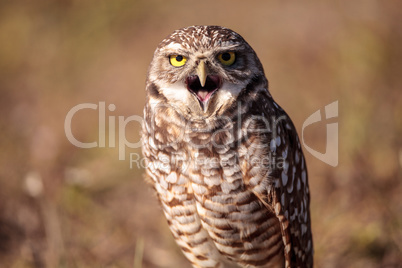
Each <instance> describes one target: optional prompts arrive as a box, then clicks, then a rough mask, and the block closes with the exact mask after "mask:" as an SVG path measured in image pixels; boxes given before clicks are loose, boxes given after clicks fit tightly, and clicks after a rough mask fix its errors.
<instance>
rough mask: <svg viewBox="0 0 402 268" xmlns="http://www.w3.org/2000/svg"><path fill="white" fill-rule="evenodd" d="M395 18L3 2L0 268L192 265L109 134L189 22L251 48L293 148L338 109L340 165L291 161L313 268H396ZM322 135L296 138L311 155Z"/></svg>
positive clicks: (264, 7) (346, 8) (400, 238)
mask: <svg viewBox="0 0 402 268" xmlns="http://www.w3.org/2000/svg"><path fill="white" fill-rule="evenodd" d="M401 17H402V4H401V2H400V1H392V0H390V1H374V0H365V1H363V0H361V1H353V2H352V1H350V2H346V1H344V2H340V1H337V2H335V1H334V2H333V3H329V2H328V1H309V2H303V3H302V2H300V3H299V2H292V3H290V2H279V1H272V2H271V3H268V2H263V1H255V2H250V1H230V2H229V1H227V2H226V1H211V0H207V1H197V2H190V1H169V2H168V1H155V0H151V1H128V0H116V1H105V0H103V1H78V0H59V1H1V2H0V267H13V268H17V267H35V268H36V267H50V268H51V267H66V268H67V267H68V268H69V267H80V268H81V267H134V268H140V267H152V268H153V267H155V268H156V267H161V268H162V267H166V268H168V267H190V266H189V264H188V263H187V261H186V260H185V259H184V257H183V256H182V254H181V252H180V250H179V249H178V247H176V245H175V242H174V241H173V239H172V236H171V234H170V232H169V230H168V227H167V224H166V221H165V218H164V217H163V215H162V211H161V209H160V207H159V205H158V203H157V201H156V197H155V195H154V193H153V191H152V190H151V189H150V187H149V185H148V184H147V183H146V182H145V181H144V178H143V169H142V168H141V165H139V164H138V161H137V162H135V161H134V162H131V164H130V155H131V157H132V159H133V160H135V157H139V156H140V149H138V148H125V147H124V144H122V143H121V139H120V142H119V139H118V134H119V133H120V134H121V135H123V136H124V137H126V138H127V142H131V143H135V142H138V141H139V137H140V136H139V130H140V125H139V124H138V122H136V121H133V122H130V123H127V125H126V127H125V128H123V127H122V126H123V125H122V122H119V120H120V119H125V118H128V117H129V116H131V115H139V116H142V109H143V105H144V96H145V92H144V84H145V78H146V72H147V68H148V64H149V62H150V61H151V58H152V55H153V51H154V49H155V48H156V46H157V45H158V43H159V42H160V41H161V40H162V39H163V38H164V37H165V36H167V35H168V34H170V33H171V32H172V31H173V30H175V29H177V28H182V27H185V26H189V25H200V24H208V25H222V26H226V27H229V28H231V29H233V30H235V31H237V32H238V33H240V34H241V35H242V36H243V37H244V38H245V39H246V40H247V41H248V42H249V43H250V45H251V46H252V47H253V48H254V49H255V51H256V52H257V54H258V55H259V57H260V59H261V61H262V63H263V65H264V68H265V72H266V74H267V77H268V79H269V81H270V91H271V93H272V95H273V96H274V98H275V99H276V101H277V102H278V103H279V104H280V105H281V106H282V107H283V108H284V109H285V110H286V111H287V112H288V113H289V114H290V116H291V117H292V119H293V121H294V123H295V125H296V127H297V129H298V131H299V134H300V135H301V129H302V125H303V122H304V120H306V119H307V118H308V116H310V115H311V114H312V113H314V112H315V111H317V110H319V109H321V110H322V111H323V108H324V107H325V105H327V104H330V103H332V102H334V101H338V103H339V117H338V118H335V119H331V120H329V122H330V123H334V122H338V123H339V165H338V166H336V167H332V166H329V165H327V164H325V163H323V162H321V161H320V160H318V159H316V158H315V157H313V156H312V155H311V154H310V153H308V152H307V151H306V150H304V151H305V154H306V157H307V163H308V169H309V180H310V189H311V193H312V194H311V200H312V201H311V214H312V224H313V225H312V228H313V234H314V246H315V264H316V267H401V263H402V200H401V196H402V183H401V181H402V138H401V137H402V94H401V90H402V80H401V79H400V77H401V72H402V50H401V44H402V27H401ZM84 103H87V104H88V103H91V104H92V105H96V106H95V109H89V108H87V109H83V110H80V111H78V112H77V113H76V114H75V115H74V117H73V118H72V121H71V130H72V133H73V135H74V137H75V138H76V139H77V140H79V141H82V142H97V145H98V146H97V147H96V148H87V149H85V148H79V147H76V146H74V145H73V144H72V143H71V142H70V141H69V140H68V139H67V137H66V133H65V130H64V124H65V119H66V116H67V114H68V112H69V111H70V110H71V109H72V108H73V107H74V106H76V105H78V104H84ZM103 105H104V106H103ZM109 105H110V106H109ZM101 107H106V108H105V109H104V111H102V108H101ZM113 108H114V109H113ZM99 117H101V118H105V126H106V132H105V131H101V132H99V125H100V124H99ZM113 120H114V122H115V125H114V128H113ZM326 123H328V122H326V121H322V122H321V123H316V124H314V125H311V126H309V127H308V128H306V129H305V131H304V137H305V141H306V144H308V146H310V147H311V148H313V149H315V150H317V151H320V152H323V153H324V152H325V141H326ZM101 126H102V122H101ZM109 127H110V129H109ZM113 129H114V131H115V137H114V136H113V134H112V132H113V131H111V130H113ZM124 129H125V130H124ZM123 130H124V131H123ZM119 131H120V132H119ZM99 133H100V134H99ZM103 135H105V136H104V138H105V139H104V138H103ZM113 138H114V139H113ZM109 139H110V140H111V141H112V142H111V143H110V142H109ZM103 140H105V141H106V143H105V146H103ZM113 141H114V142H115V146H112V145H113ZM119 146H120V147H119ZM124 148H125V151H123V149H124ZM119 153H121V154H123V156H124V157H125V160H119ZM120 156H121V155H120Z"/></svg>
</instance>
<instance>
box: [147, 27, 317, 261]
mask: <svg viewBox="0 0 402 268" xmlns="http://www.w3.org/2000/svg"><path fill="white" fill-rule="evenodd" d="M146 92H147V101H146V105H145V108H144V124H143V134H142V137H143V154H144V157H145V159H146V160H147V161H146V163H147V169H146V171H147V174H148V176H149V178H150V181H151V183H152V185H153V187H154V189H155V190H156V193H157V196H158V198H159V200H160V202H161V204H162V208H163V211H164V214H165V216H166V218H167V221H168V224H169V227H170V230H171V232H172V233H173V236H174V238H175V240H176V242H177V244H178V245H179V247H180V248H181V249H182V251H183V253H184V255H185V256H186V257H187V259H188V260H189V261H190V262H191V263H192V265H193V267H312V266H313V241H312V234H311V228H310V212H309V204H310V197H309V188H308V180H307V169H306V163H305V159H304V156H303V152H302V149H301V146H300V142H299V138H298V135H297V133H296V131H295V128H294V126H293V123H292V121H291V119H290V118H289V116H288V115H287V114H286V113H285V111H284V110H283V109H282V108H281V107H280V106H279V105H278V104H277V103H276V102H275V101H274V100H273V98H272V96H271V95H270V93H269V91H268V81H267V79H266V78H265V75H264V70H263V68H262V65H261V63H260V61H259V59H258V57H257V55H256V54H255V52H254V51H253V49H252V48H251V47H250V46H249V45H248V43H247V42H246V41H245V40H244V39H243V38H242V37H241V36H240V35H239V34H237V33H235V32H233V31H231V30H229V29H227V28H223V27H219V26H192V27H188V28H183V29H180V30H177V31H175V32H173V33H172V34H171V35H170V36H168V37H167V38H165V39H164V40H163V41H162V42H161V43H160V44H159V46H158V47H157V49H156V51H155V53H154V57H153V60H152V62H151V65H150V67H149V71H148V78H147V82H146Z"/></svg>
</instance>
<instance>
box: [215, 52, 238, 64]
mask: <svg viewBox="0 0 402 268" xmlns="http://www.w3.org/2000/svg"><path fill="white" fill-rule="evenodd" d="M218 59H219V61H220V62H221V63H222V64H223V65H226V66H230V65H232V64H233V63H234V62H235V59H236V54H235V53H234V52H225V53H221V54H219V55H218Z"/></svg>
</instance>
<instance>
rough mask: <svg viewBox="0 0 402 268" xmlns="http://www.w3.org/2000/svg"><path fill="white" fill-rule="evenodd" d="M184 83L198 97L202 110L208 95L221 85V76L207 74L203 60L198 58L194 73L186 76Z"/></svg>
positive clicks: (204, 108) (206, 104) (208, 97)
mask: <svg viewBox="0 0 402 268" xmlns="http://www.w3.org/2000/svg"><path fill="white" fill-rule="evenodd" d="M186 84H187V89H188V90H189V91H190V92H191V93H193V94H194V95H195V96H196V97H197V98H198V101H199V102H200V105H201V106H202V108H203V110H204V111H206V109H207V106H208V101H209V99H210V97H211V96H212V94H214V93H215V92H216V91H217V90H218V89H219V88H220V87H221V78H220V77H219V76H218V75H211V74H209V70H208V67H207V65H206V64H205V60H200V62H199V63H198V66H197V69H196V75H191V76H189V77H187V79H186Z"/></svg>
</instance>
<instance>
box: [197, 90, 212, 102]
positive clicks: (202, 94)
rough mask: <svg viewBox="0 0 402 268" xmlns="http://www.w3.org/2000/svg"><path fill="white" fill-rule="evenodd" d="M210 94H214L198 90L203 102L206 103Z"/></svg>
mask: <svg viewBox="0 0 402 268" xmlns="http://www.w3.org/2000/svg"><path fill="white" fill-rule="evenodd" d="M209 93H212V92H208V91H206V90H198V92H197V96H198V98H199V99H200V100H201V101H204V100H206V99H207V98H208V97H209V96H208V94H209Z"/></svg>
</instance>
